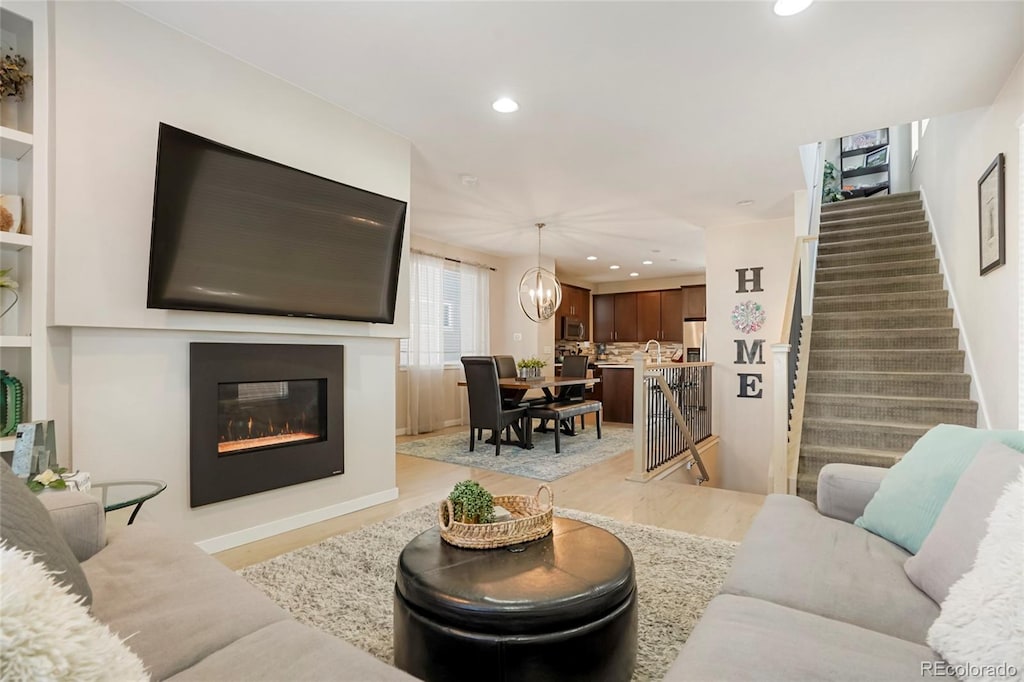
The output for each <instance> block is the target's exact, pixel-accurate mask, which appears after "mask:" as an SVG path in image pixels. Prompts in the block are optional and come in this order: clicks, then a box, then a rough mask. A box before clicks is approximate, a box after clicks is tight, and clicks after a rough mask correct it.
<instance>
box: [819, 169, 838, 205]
mask: <svg viewBox="0 0 1024 682" xmlns="http://www.w3.org/2000/svg"><path fill="white" fill-rule="evenodd" d="M842 200H843V188H842V187H840V186H839V171H838V170H837V169H836V165H835V164H834V163H832V162H831V161H826V162H825V173H824V176H823V177H822V183H821V201H822V203H825V204H831V203H833V202H836V201H842Z"/></svg>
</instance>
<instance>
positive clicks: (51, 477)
mask: <svg viewBox="0 0 1024 682" xmlns="http://www.w3.org/2000/svg"><path fill="white" fill-rule="evenodd" d="M67 471H68V470H67V468H65V467H57V469H56V471H55V470H53V469H47V470H46V471H44V472H42V473H41V474H37V475H36V476H33V477H32V478H30V479H29V480H28V489H29V490H31V491H32V492H34V493H38V492H42V491H43V490H44V489H45V488H51V489H53V490H66V489H67V487H68V484H67V482H65V481H64V479H63V478H62V477H61V474H65V473H67Z"/></svg>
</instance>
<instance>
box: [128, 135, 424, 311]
mask: <svg viewBox="0 0 1024 682" xmlns="http://www.w3.org/2000/svg"><path fill="white" fill-rule="evenodd" d="M405 213H406V203H405V202H404V201H399V200H397V199H391V198H389V197H385V196H382V195H380V194H374V193H373V192H367V191H366V190H362V189H358V188H356V187H351V186H349V185H345V184H342V183H340V182H335V181H333V180H328V179H326V178H322V177H319V176H316V175H312V174H311V173H306V172H304V171H300V170H297V169H295V168H289V167H288V166H285V165H282V164H280V163H275V162H273V161H269V160H267V159H262V158H260V157H258V156H254V155H252V154H248V153H246V152H243V151H240V150H238V149H233V148H231V147H227V146H225V145H222V144H218V143H217V142H213V141H211V140H208V139H206V138H203V137H200V136H198V135H194V134H192V133H189V132H186V131H184V130H180V129H178V128H175V127H173V126H170V125H167V124H166V123H161V124H160V135H159V143H158V149H157V168H156V188H155V190H154V197H153V233H152V239H151V242H150V256H149V295H148V299H147V305H148V306H149V307H150V308H165V309H175V310H208V311H216V312H230V313H254V314H265V315H287V316H296V317H325V318H331V319H337V320H359V321H364V322H388V323H390V322H394V319H395V298H396V296H397V291H398V268H399V262H400V260H401V252H402V237H403V232H404V229H405Z"/></svg>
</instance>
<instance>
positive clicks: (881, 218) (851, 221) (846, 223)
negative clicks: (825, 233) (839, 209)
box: [826, 211, 925, 229]
mask: <svg viewBox="0 0 1024 682" xmlns="http://www.w3.org/2000/svg"><path fill="white" fill-rule="evenodd" d="M830 217H831V216H830ZM924 219H925V215H924V211H903V212H900V213H895V212H889V213H883V214H880V215H870V216H865V217H863V218H840V219H838V220H828V221H827V222H826V225H828V227H829V229H842V228H847V227H875V226H877V225H891V224H893V223H919V222H921V221H922V220H924Z"/></svg>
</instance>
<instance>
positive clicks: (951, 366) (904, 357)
mask: <svg viewBox="0 0 1024 682" xmlns="http://www.w3.org/2000/svg"><path fill="white" fill-rule="evenodd" d="M809 369H810V371H812V372H813V371H814V370H819V371H822V372H953V373H960V372H963V371H964V354H963V351H958V350H946V351H926V350H922V351H910V352H909V353H900V352H895V351H889V352H886V351H882V352H880V353H876V352H873V351H854V352H849V351H845V350H843V351H811V361H810V364H809Z"/></svg>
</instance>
